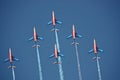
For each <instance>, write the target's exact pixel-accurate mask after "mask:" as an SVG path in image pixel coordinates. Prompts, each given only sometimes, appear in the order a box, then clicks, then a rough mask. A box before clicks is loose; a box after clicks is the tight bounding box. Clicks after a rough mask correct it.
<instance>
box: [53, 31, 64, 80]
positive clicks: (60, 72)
mask: <svg viewBox="0 0 120 80" xmlns="http://www.w3.org/2000/svg"><path fill="white" fill-rule="evenodd" d="M55 38H56V45H57V49H58V53H60V46H59V41H58V34H57V29H55ZM58 62H61V64H58V66H59V75H60V80H64V75H63V69H62V60H61V57H60V56H59V57H58Z"/></svg>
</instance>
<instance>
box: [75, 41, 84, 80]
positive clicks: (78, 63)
mask: <svg viewBox="0 0 120 80" xmlns="http://www.w3.org/2000/svg"><path fill="white" fill-rule="evenodd" d="M77 45H78V44H77V43H76V42H75V50H76V57H77V65H78V74H79V80H82V74H81V69H80V61H79V55H78V49H77Z"/></svg>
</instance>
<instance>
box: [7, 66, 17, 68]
mask: <svg viewBox="0 0 120 80" xmlns="http://www.w3.org/2000/svg"><path fill="white" fill-rule="evenodd" d="M8 68H16V66H9V67H8Z"/></svg>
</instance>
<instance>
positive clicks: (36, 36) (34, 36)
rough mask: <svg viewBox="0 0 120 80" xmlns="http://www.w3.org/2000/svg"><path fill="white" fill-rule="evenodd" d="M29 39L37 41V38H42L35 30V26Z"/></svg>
mask: <svg viewBox="0 0 120 80" xmlns="http://www.w3.org/2000/svg"><path fill="white" fill-rule="evenodd" d="M29 40H33V41H34V42H38V41H39V40H43V38H42V37H39V36H38V35H37V32H36V28H35V27H34V28H33V37H31V38H30V39H29Z"/></svg>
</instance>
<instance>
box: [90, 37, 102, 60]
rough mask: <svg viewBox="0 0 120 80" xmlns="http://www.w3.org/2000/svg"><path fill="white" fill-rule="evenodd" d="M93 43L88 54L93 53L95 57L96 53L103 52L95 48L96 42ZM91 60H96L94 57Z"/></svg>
mask: <svg viewBox="0 0 120 80" xmlns="http://www.w3.org/2000/svg"><path fill="white" fill-rule="evenodd" d="M93 41H94V42H93V43H94V44H93V49H91V50H90V51H89V53H94V54H95V55H97V54H98V52H103V50H102V49H100V48H98V46H97V44H96V40H95V39H94V40H93ZM93 59H96V57H94V58H93Z"/></svg>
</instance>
